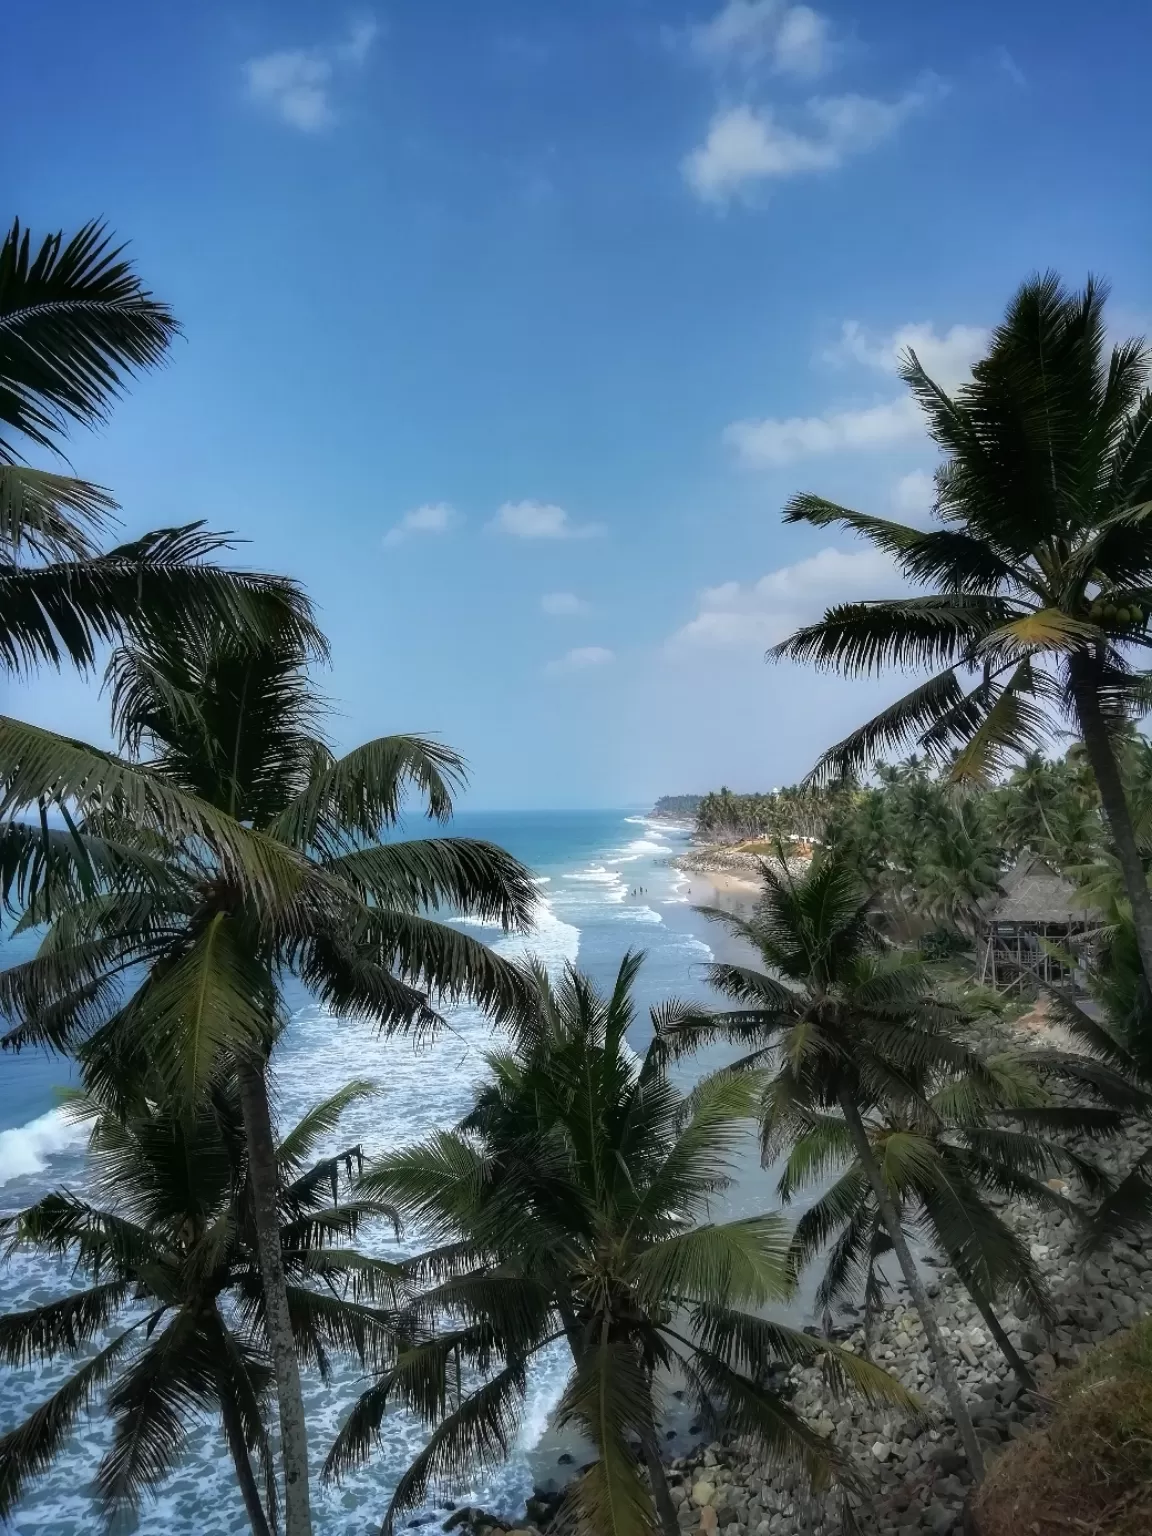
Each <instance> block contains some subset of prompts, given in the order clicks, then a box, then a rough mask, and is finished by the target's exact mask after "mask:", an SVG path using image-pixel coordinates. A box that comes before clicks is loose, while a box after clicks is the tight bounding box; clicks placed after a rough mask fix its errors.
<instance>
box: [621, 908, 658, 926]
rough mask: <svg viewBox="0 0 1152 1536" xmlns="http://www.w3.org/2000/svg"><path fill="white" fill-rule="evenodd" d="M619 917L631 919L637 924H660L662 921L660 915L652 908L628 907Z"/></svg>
mask: <svg viewBox="0 0 1152 1536" xmlns="http://www.w3.org/2000/svg"><path fill="white" fill-rule="evenodd" d="M620 916H621V917H624V918H630V919H633V920H635V921H636V922H638V923H662V922H663V921H664V919H663V918H662V917H661V916H660V913H659V912H657V911H656V910H655V909H654V908H652V907H629V908H628V910H627V911H626V912H622V913H621V914H620Z"/></svg>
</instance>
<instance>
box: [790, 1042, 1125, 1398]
mask: <svg viewBox="0 0 1152 1536" xmlns="http://www.w3.org/2000/svg"><path fill="white" fill-rule="evenodd" d="M1041 1065H1042V1067H1043V1072H1044V1074H1045V1075H1048V1074H1051V1073H1053V1072H1056V1071H1059V1069H1060V1067H1061V1065H1062V1062H1061V1059H1060V1058H1059V1057H1054V1056H1053V1055H1052V1053H1047V1054H1046V1055H1045V1056H1044V1057H1043V1058H1042V1060H1041ZM1080 1065H1081V1064H1080V1063H1078V1062H1075V1061H1071V1060H1070V1061H1069V1062H1068V1063H1067V1066H1068V1068H1069V1070H1071V1071H1074V1070H1075V1069H1076V1068H1077V1067H1078V1066H1080ZM927 1090H928V1091H927V1092H926V1094H925V1096H924V1100H923V1102H921V1103H915V1102H913V1103H912V1104H910V1105H907V1106H905V1107H902V1108H899V1109H895V1110H889V1111H888V1112H887V1113H881V1114H879V1115H877V1114H873V1115H871V1116H869V1117H868V1119H867V1120H866V1122H865V1129H866V1131H867V1134H868V1141H869V1145H870V1147H871V1150H872V1155H873V1158H874V1161H875V1163H876V1165H877V1167H878V1169H879V1171H880V1176H881V1179H882V1181H883V1183H884V1185H885V1187H886V1188H887V1189H888V1191H889V1193H890V1197H891V1200H892V1204H893V1206H894V1207H895V1209H896V1212H897V1215H898V1216H899V1218H900V1221H901V1223H902V1225H903V1227H904V1229H905V1231H906V1232H911V1233H913V1234H915V1236H917V1237H918V1238H920V1239H921V1240H922V1241H926V1242H928V1243H929V1244H931V1246H932V1247H934V1248H935V1249H936V1251H937V1252H938V1253H941V1254H943V1255H944V1256H945V1257H946V1258H947V1259H948V1262H949V1263H950V1264H951V1266H952V1268H953V1270H954V1271H955V1273H956V1274H957V1275H958V1276H959V1278H960V1280H961V1282H962V1283H963V1285H964V1286H965V1288H966V1289H967V1291H968V1293H969V1295H970V1296H971V1298H972V1300H973V1302H974V1303H975V1305H976V1307H977V1310H978V1311H979V1312H980V1315H981V1317H982V1318H983V1319H984V1322H985V1324H986V1326H987V1328H988V1330H989V1332H990V1333H991V1334H992V1337H993V1338H994V1339H995V1341H996V1343H997V1345H998V1346H999V1348H1000V1350H1001V1353H1002V1354H1003V1355H1004V1358H1005V1359H1006V1360H1007V1361H1008V1364H1009V1365H1010V1366H1011V1367H1012V1369H1013V1370H1014V1371H1015V1372H1016V1374H1017V1375H1018V1376H1019V1377H1020V1378H1021V1379H1022V1380H1023V1381H1024V1382H1025V1383H1026V1384H1027V1385H1032V1384H1033V1383H1032V1379H1031V1375H1030V1373H1029V1371H1028V1368H1027V1366H1026V1365H1025V1364H1024V1361H1023V1360H1022V1359H1021V1358H1020V1356H1019V1354H1018V1353H1017V1351H1016V1349H1015V1348H1014V1346H1013V1344H1012V1342H1011V1340H1010V1339H1009V1338H1008V1335H1007V1334H1006V1333H1005V1331H1004V1329H1003V1327H1002V1326H1001V1324H1000V1320H999V1318H998V1317H997V1316H996V1313H995V1310H994V1306H993V1304H994V1302H995V1301H996V1300H997V1298H998V1297H1001V1296H1004V1295H1009V1296H1011V1297H1012V1298H1013V1299H1014V1300H1015V1302H1016V1305H1017V1306H1018V1307H1021V1308H1023V1309H1024V1310H1026V1311H1027V1312H1029V1313H1032V1314H1034V1315H1038V1316H1040V1317H1043V1318H1045V1319H1051V1317H1052V1314H1053V1309H1052V1302H1051V1298H1050V1297H1049V1294H1048V1291H1047V1287H1046V1286H1045V1284H1044V1281H1043V1278H1042V1277H1041V1275H1040V1272H1039V1270H1038V1269H1037V1267H1036V1264H1035V1262H1034V1261H1033V1259H1032V1256H1031V1253H1030V1251H1029V1247H1028V1245H1027V1243H1025V1242H1023V1241H1022V1240H1021V1238H1020V1236H1019V1235H1018V1234H1017V1233H1016V1232H1015V1231H1014V1230H1013V1229H1012V1228H1011V1227H1010V1226H1009V1225H1008V1224H1007V1223H1006V1222H1005V1221H1004V1219H1003V1218H1002V1217H1001V1216H1000V1215H999V1214H998V1212H997V1211H996V1209H995V1208H994V1204H993V1202H997V1203H999V1202H1002V1200H1003V1199H1004V1198H1005V1197H1011V1198H1014V1199H1018V1200H1023V1201H1027V1202H1028V1203H1030V1204H1033V1205H1039V1206H1043V1207H1045V1208H1050V1209H1053V1210H1057V1211H1059V1212H1060V1213H1061V1214H1063V1215H1073V1216H1075V1217H1077V1219H1078V1218H1079V1212H1078V1211H1077V1209H1076V1207H1074V1206H1073V1205H1072V1204H1071V1203H1070V1202H1069V1201H1068V1200H1067V1199H1066V1198H1065V1197H1064V1196H1063V1195H1062V1194H1060V1193H1058V1192H1057V1190H1056V1189H1055V1188H1054V1187H1053V1186H1052V1185H1051V1184H1049V1183H1048V1182H1047V1181H1048V1180H1049V1179H1054V1178H1055V1177H1056V1176H1058V1175H1071V1176H1073V1177H1075V1178H1076V1179H1077V1180H1078V1181H1079V1183H1080V1185H1081V1186H1082V1187H1083V1188H1084V1189H1085V1190H1086V1191H1087V1192H1089V1193H1093V1192H1095V1193H1101V1192H1103V1191H1104V1190H1105V1189H1106V1188H1107V1184H1106V1181H1105V1180H1104V1179H1103V1178H1102V1177H1101V1175H1100V1173H1099V1171H1098V1170H1097V1169H1096V1168H1095V1166H1094V1165H1093V1164H1092V1163H1091V1162H1089V1161H1088V1160H1087V1159H1085V1158H1083V1157H1080V1156H1078V1155H1077V1154H1076V1153H1075V1152H1073V1151H1072V1150H1071V1149H1070V1148H1069V1147H1068V1146H1067V1144H1066V1143H1065V1141H1064V1140H1063V1139H1061V1138H1064V1137H1067V1136H1068V1135H1071V1134H1076V1135H1089V1136H1093V1137H1098V1136H1105V1135H1109V1134H1112V1133H1115V1132H1116V1131H1117V1130H1119V1128H1120V1115H1119V1114H1118V1113H1117V1112H1116V1111H1114V1110H1109V1109H1108V1108H1105V1107H1096V1106H1083V1107H1078V1106H1065V1105H1061V1104H1057V1103H1054V1102H1053V1101H1052V1099H1051V1096H1050V1095H1049V1093H1048V1091H1047V1089H1046V1088H1045V1086H1044V1082H1043V1079H1042V1075H1041V1072H1040V1071H1038V1070H1037V1068H1036V1067H1034V1066H1033V1065H1032V1064H1031V1063H1030V1062H1029V1061H1028V1059H1027V1058H1026V1057H1020V1056H1009V1055H1001V1056H995V1057H991V1058H989V1059H987V1060H986V1062H985V1063H984V1070H983V1071H982V1072H981V1073H980V1075H979V1077H978V1078H973V1077H972V1076H971V1075H970V1074H965V1073H963V1072H961V1073H959V1074H957V1073H953V1072H948V1073H944V1074H933V1076H932V1080H931V1081H930V1082H929V1084H928V1085H927ZM777 1132H778V1134H780V1133H782V1132H783V1127H782V1126H778V1127H777ZM788 1135H789V1140H790V1142H791V1147H790V1151H789V1154H788V1158H787V1161H786V1162H785V1165H784V1171H783V1173H782V1174H781V1177H780V1183H779V1186H778V1187H779V1193H780V1196H781V1199H782V1200H784V1201H785V1202H787V1201H790V1200H791V1199H792V1198H793V1197H794V1196H795V1194H796V1193H797V1191H798V1190H799V1189H801V1188H802V1187H804V1186H805V1185H809V1184H811V1183H812V1182H813V1181H814V1180H816V1179H817V1178H824V1177H826V1176H827V1174H828V1173H829V1172H831V1171H832V1170H834V1169H839V1170H840V1172H839V1174H838V1177H837V1178H836V1180H835V1182H834V1183H833V1184H832V1185H831V1187H830V1188H828V1189H826V1190H825V1192H824V1193H823V1194H822V1195H821V1196H820V1198H819V1199H818V1200H817V1201H816V1203H815V1204H814V1205H812V1206H811V1207H809V1209H808V1210H806V1211H805V1212H804V1214H803V1215H802V1216H801V1218H800V1220H799V1222H798V1223H797V1225H796V1231H795V1233H794V1235H793V1252H794V1255H795V1262H796V1264H797V1267H799V1266H801V1265H803V1264H806V1263H808V1262H809V1261H810V1260H811V1259H813V1258H815V1257H816V1256H817V1255H818V1254H820V1253H822V1252H824V1250H825V1249H826V1248H827V1247H828V1244H829V1243H831V1244H832V1247H831V1250H830V1251H829V1252H828V1256H827V1259H826V1263H825V1269H824V1275H823V1278H822V1280H821V1282H820V1286H819V1288H818V1290H817V1301H818V1303H819V1304H820V1305H821V1306H823V1307H830V1306H831V1304H832V1303H833V1301H835V1300H836V1299H837V1298H838V1297H842V1296H844V1295H846V1294H848V1293H849V1292H856V1291H861V1292H862V1293H863V1295H864V1299H865V1312H866V1324H865V1331H866V1332H867V1331H868V1324H867V1319H868V1318H870V1315H871V1312H872V1310H873V1309H874V1307H875V1304H876V1301H877V1299H878V1296H879V1293H880V1290H881V1289H882V1284H883V1281H882V1276H881V1274H880V1273H879V1271H878V1269H877V1260H878V1259H879V1258H880V1257H881V1256H882V1255H883V1254H884V1253H885V1252H889V1251H891V1240H890V1239H889V1237H888V1234H887V1232H886V1230H885V1227H884V1223H883V1220H882V1219H881V1216H880V1211H879V1209H878V1207H877V1204H876V1197H875V1193H874V1191H873V1189H872V1186H871V1184H870V1182H869V1179H868V1174H867V1172H866V1170H865V1169H864V1167H863V1166H862V1164H861V1162H860V1159H859V1157H858V1155H857V1153H856V1150H855V1145H854V1143H853V1140H852V1136H851V1133H850V1131H849V1128H848V1126H847V1124H846V1122H845V1120H844V1118H843V1116H842V1115H834V1114H828V1113H822V1112H813V1111H812V1110H808V1109H798V1110H797V1111H796V1112H795V1117H794V1124H793V1127H792V1129H791V1130H790V1132H789V1133H788Z"/></svg>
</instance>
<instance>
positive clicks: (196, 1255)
mask: <svg viewBox="0 0 1152 1536" xmlns="http://www.w3.org/2000/svg"><path fill="white" fill-rule="evenodd" d="M152 1086H154V1087H155V1086H156V1085H155V1084H153V1085H152ZM369 1092H371V1085H370V1084H366V1083H352V1084H349V1085H348V1086H347V1087H346V1088H344V1089H342V1090H341V1091H340V1092H339V1093H337V1094H335V1095H333V1096H332V1098H330V1099H327V1100H325V1101H324V1102H323V1103H321V1104H317V1105H315V1106H314V1107H313V1108H312V1109H311V1110H310V1111H309V1112H308V1114H307V1115H306V1116H305V1117H304V1119H303V1120H301V1122H300V1123H299V1124H298V1125H297V1126H296V1127H295V1128H294V1129H292V1130H291V1131H289V1132H288V1134H287V1135H286V1136H284V1138H283V1139H282V1140H281V1142H280V1144H279V1148H278V1165H279V1177H280V1198H279V1220H280V1243H281V1251H282V1253H283V1258H284V1266H285V1270H286V1272H287V1277H288V1291H289V1304H290V1307H291V1313H292V1324H293V1331H294V1333H295V1338H296V1346H297V1349H298V1351H299V1354H300V1357H301V1359H302V1360H303V1361H305V1362H306V1363H308V1364H310V1365H312V1366H313V1367H314V1368H315V1369H316V1370H318V1371H319V1373H320V1375H321V1376H322V1377H323V1379H325V1380H327V1379H328V1375H329V1369H330V1360H331V1356H332V1355H333V1354H350V1355H352V1356H353V1357H354V1358H356V1359H357V1360H358V1361H359V1362H360V1364H361V1366H362V1367H363V1368H365V1369H371V1368H373V1367H374V1366H377V1367H378V1365H379V1362H380V1361H381V1360H382V1359H383V1358H384V1357H385V1356H386V1354H387V1352H388V1348H389V1335H388V1326H387V1311H386V1306H387V1304H389V1303H391V1301H392V1299H393V1297H394V1294H395V1293H394V1286H395V1278H396V1277H395V1271H394V1269H393V1267H392V1266H391V1265H389V1264H387V1263H385V1262H383V1261H381V1260H378V1259H373V1258H369V1257H366V1256H365V1255H363V1254H361V1253H359V1252H357V1251H356V1250H355V1249H354V1248H352V1247H350V1246H349V1244H350V1242H351V1240H353V1239H354V1238H355V1236H356V1233H357V1232H358V1230H359V1228H360V1227H361V1225H362V1224H363V1223H364V1222H365V1221H366V1220H370V1219H372V1218H374V1217H381V1216H383V1217H386V1218H387V1217H389V1216H390V1214H391V1213H390V1212H389V1211H388V1210H387V1208H386V1207H383V1206H381V1205H380V1204H379V1203H378V1202H374V1201H370V1200H362V1199H355V1200H354V1199H351V1198H341V1185H342V1184H344V1183H346V1177H345V1176H344V1170H345V1169H346V1168H348V1167H350V1166H351V1163H352V1161H353V1160H354V1159H355V1157H357V1156H358V1149H356V1148H350V1149H348V1151H346V1152H341V1153H339V1154H337V1155H336V1156H334V1157H333V1156H327V1157H323V1158H320V1159H319V1160H315V1159H316V1152H317V1148H318V1145H319V1144H320V1143H321V1142H322V1141H326V1140H329V1141H330V1138H331V1136H332V1134H333V1132H334V1131H335V1130H336V1129H337V1127H338V1124H339V1120H340V1116H341V1114H342V1112H343V1111H344V1110H345V1109H346V1108H347V1107H348V1105H349V1104H350V1103H352V1102H353V1101H354V1100H355V1099H357V1098H361V1097H363V1096H365V1095H366V1094H367V1093H369ZM69 1108H70V1112H71V1114H72V1115H73V1116H75V1117H76V1118H79V1119H83V1120H88V1121H91V1122H92V1130H91V1136H90V1143H89V1150H90V1160H89V1167H90V1169H91V1171H92V1173H93V1175H94V1179H95V1188H94V1191H93V1198H92V1199H91V1200H90V1199H84V1198H80V1197H78V1196H76V1195H73V1194H72V1193H70V1192H69V1191H67V1190H60V1191H57V1192H55V1193H53V1194H50V1195H46V1196H45V1197H44V1198H43V1199H42V1200H40V1201H38V1202H37V1203H36V1204H35V1205H33V1206H30V1207H29V1208H28V1209H27V1210H24V1211H20V1212H17V1213H15V1214H13V1215H10V1216H5V1217H3V1218H2V1219H0V1236H2V1237H3V1239H4V1241H5V1244H6V1249H7V1252H9V1253H11V1252H13V1251H14V1250H16V1249H20V1248H33V1249H36V1250H38V1251H40V1252H41V1253H44V1254H46V1255H50V1256H56V1257H59V1258H62V1259H64V1258H66V1259H69V1260H71V1261H72V1263H73V1265H74V1270H73V1275H74V1277H80V1278H83V1279H84V1280H85V1281H86V1282H87V1284H86V1285H85V1287H84V1288H83V1289H80V1290H74V1291H72V1292H71V1293H69V1294H67V1295H65V1296H62V1297H61V1298H60V1299H59V1300H55V1301H50V1302H47V1303H43V1304H41V1305H38V1306H34V1307H31V1308H29V1309H28V1310H27V1311H22V1312H9V1313H8V1314H7V1315H6V1316H4V1317H3V1318H2V1319H0V1358H3V1360H4V1361H5V1362H6V1363H7V1364H9V1365H12V1366H16V1367H18V1368H20V1367H27V1366H28V1365H30V1364H32V1363H33V1362H35V1361H39V1360H44V1361H50V1360H58V1359H60V1358H67V1357H73V1358H74V1359H76V1360H77V1362H78V1363H77V1364H76V1365H75V1369H74V1370H73V1371H72V1373H71V1374H70V1375H69V1376H68V1377H67V1378H66V1379H65V1380H64V1382H63V1384H62V1385H61V1386H59V1387H58V1388H57V1389H56V1391H55V1392H53V1393H52V1395H51V1396H50V1397H49V1398H48V1399H47V1400H46V1401H45V1402H43V1403H41V1404H40V1406H39V1407H37V1408H36V1409H35V1410H34V1411H33V1412H32V1413H31V1414H30V1415H29V1416H28V1417H27V1418H26V1419H25V1420H24V1421H23V1422H22V1423H21V1424H18V1425H17V1426H16V1427H15V1428H14V1429H11V1430H9V1431H8V1432H7V1433H6V1434H5V1435H4V1436H3V1437H0V1468H2V1471H0V1517H3V1516H6V1515H8V1514H9V1513H10V1512H11V1511H12V1509H13V1507H14V1506H15V1505H16V1504H17V1503H18V1501H19V1499H20V1498H21V1496H22V1494H23V1493H24V1492H25V1491H26V1489H27V1487H28V1484H29V1483H30V1482H31V1481H32V1480H34V1479H35V1478H36V1476H38V1475H39V1474H41V1473H42V1472H44V1471H46V1470H47V1468H48V1467H49V1466H50V1465H51V1463H52V1461H53V1459H54V1458H55V1456H56V1455H57V1454H58V1453H59V1451H60V1450H61V1449H62V1448H63V1446H64V1444H65V1442H66V1441H67V1439H68V1437H69V1434H70V1432H71V1430H72V1427H73V1425H74V1424H75V1422H76V1420H77V1418H78V1417H79V1416H80V1415H81V1414H83V1413H84V1412H85V1411H86V1410H88V1409H90V1407H91V1406H92V1404H93V1403H94V1402H95V1401H97V1400H99V1399H102V1400H103V1402H104V1408H105V1413H106V1414H107V1417H108V1418H109V1419H110V1420H111V1424H112V1436H111V1443H110V1444H109V1446H108V1449H107V1451H106V1452H105V1454H104V1456H103V1457H102V1459H101V1461H100V1464H99V1467H98V1469H97V1471H96V1478H95V1491H96V1494H97V1497H98V1498H99V1500H100V1503H101V1504H102V1506H103V1507H104V1510H105V1512H106V1513H107V1515H108V1516H109V1518H111V1517H112V1516H113V1515H114V1514H115V1513H116V1512H117V1511H121V1510H124V1509H131V1508H134V1507H135V1506H136V1505H137V1504H138V1502H139V1500H140V1498H141V1496H142V1495H143V1494H145V1493H147V1492H149V1491H152V1490H154V1489H155V1487H156V1485H157V1484H159V1483H161V1482H162V1481H163V1480H164V1478H165V1477H166V1476H167V1475H168V1473H169V1472H171V1470H172V1469H173V1467H174V1465H175V1463H176V1462H177V1460H178V1459H179V1457H180V1454H181V1452H182V1449H183V1447H184V1443H185V1439H186V1435H187V1431H188V1429H189V1428H190V1427H191V1425H192V1424H193V1423H194V1422H195V1420H196V1419H197V1417H199V1416H200V1415H202V1414H203V1413H204V1412H205V1411H208V1412H211V1413H219V1414H220V1415H221V1417H222V1418H223V1420H224V1424H225V1427H226V1430H227V1433H228V1436H229V1440H230V1442H231V1443H232V1448H233V1455H234V1457H237V1456H242V1457H243V1458H244V1460H243V1465H244V1466H245V1467H247V1466H248V1465H249V1461H248V1458H249V1457H252V1458H255V1460H256V1462H257V1464H258V1465H259V1467H260V1470H261V1473H262V1482H263V1485H264V1494H263V1499H264V1504H265V1508H266V1510H267V1514H268V1517H269V1524H270V1525H271V1526H272V1527H273V1528H274V1527H275V1512H276V1481H275V1476H274V1473H273V1460H272V1451H271V1445H270V1442H269V1435H268V1429H267V1408H268V1401H267V1399H268V1393H269V1388H270V1384H271V1366H270V1363H269V1360H268V1348H267V1339H266V1335H265V1327H264V1297H263V1290H262V1287H261V1282H260V1274H259V1267H258V1264H257V1259H256V1243H255V1234H254V1232H253V1230H252V1223H251V1208H250V1196H249V1193H248V1189H247V1174H246V1167H245V1156H244V1135H243V1127H242V1124H241V1117H240V1109H239V1103H238V1097H237V1094H236V1092H235V1088H234V1085H233V1084H231V1083H221V1084H219V1085H217V1086H216V1087H215V1088H214V1089H213V1091H212V1092H211V1094H209V1095H208V1096H207V1097H206V1098H205V1099H203V1100H202V1101H201V1102H200V1103H199V1104H198V1105H196V1106H195V1107H194V1108H193V1109H191V1110H189V1111H188V1113H186V1114H185V1115H182V1116H175V1115H173V1113H172V1111H171V1110H170V1109H169V1108H168V1107H164V1108H163V1109H160V1108H157V1107H156V1106H155V1105H151V1104H147V1103H146V1104H144V1105H142V1106H141V1107H140V1108H139V1109H137V1110H136V1111H135V1112H134V1113H132V1114H131V1115H130V1116H129V1117H128V1118H127V1119H126V1120H123V1119H121V1117H120V1114H119V1106H117V1105H111V1106H108V1105H106V1104H105V1103H102V1102H101V1101H100V1100H99V1099H98V1098H96V1097H94V1096H76V1097H74V1098H73V1099H72V1100H71V1101H70V1105H69Z"/></svg>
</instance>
